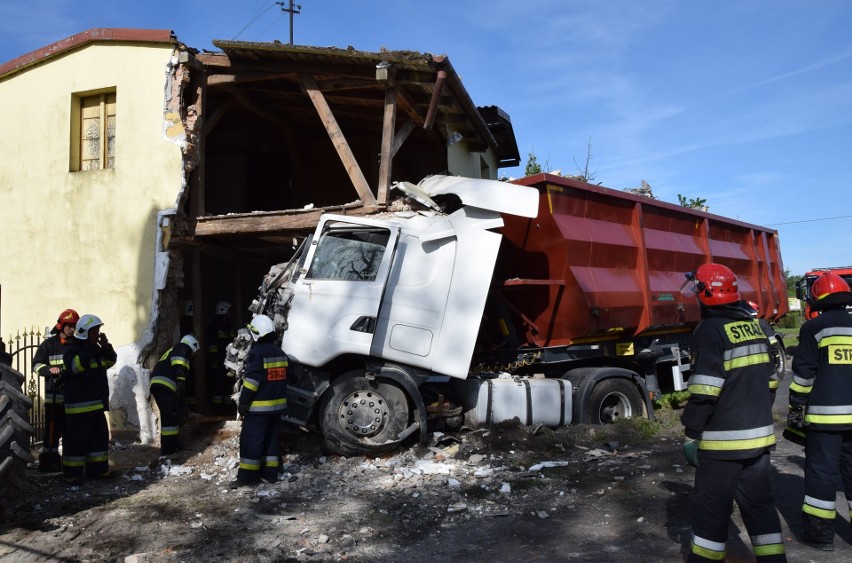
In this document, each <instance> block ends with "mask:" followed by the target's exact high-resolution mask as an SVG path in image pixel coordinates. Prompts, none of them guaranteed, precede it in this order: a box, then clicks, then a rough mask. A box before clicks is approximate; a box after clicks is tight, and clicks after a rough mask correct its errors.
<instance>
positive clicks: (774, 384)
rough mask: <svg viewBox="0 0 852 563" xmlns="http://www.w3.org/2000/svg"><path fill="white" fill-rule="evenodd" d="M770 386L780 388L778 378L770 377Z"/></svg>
mask: <svg viewBox="0 0 852 563" xmlns="http://www.w3.org/2000/svg"><path fill="white" fill-rule="evenodd" d="M769 388H770V389H778V380H777V379H770V380H769Z"/></svg>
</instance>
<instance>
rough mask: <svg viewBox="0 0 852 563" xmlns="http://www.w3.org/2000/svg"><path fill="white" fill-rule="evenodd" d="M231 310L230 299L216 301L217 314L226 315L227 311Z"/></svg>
mask: <svg viewBox="0 0 852 563" xmlns="http://www.w3.org/2000/svg"><path fill="white" fill-rule="evenodd" d="M230 310H231V302H230V301H219V302H218V303H216V314H217V315H227V314H228V311H230Z"/></svg>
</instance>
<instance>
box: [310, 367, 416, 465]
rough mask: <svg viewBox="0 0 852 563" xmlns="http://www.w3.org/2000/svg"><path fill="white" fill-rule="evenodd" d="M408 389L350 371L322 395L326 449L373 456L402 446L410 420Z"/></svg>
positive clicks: (322, 421)
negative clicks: (401, 438) (402, 434)
mask: <svg viewBox="0 0 852 563" xmlns="http://www.w3.org/2000/svg"><path fill="white" fill-rule="evenodd" d="M409 412H410V409H409V407H408V399H407V397H406V395H405V392H404V391H403V390H402V389H400V388H399V387H397V386H396V385H394V384H393V383H389V382H387V381H383V380H377V379H372V380H371V379H367V378H366V377H365V376H364V372H363V371H356V372H350V373H348V374H346V375H344V376H342V377H340V378H338V379H337V380H335V381H334V382H333V383H332V384H331V387H330V388H329V389H328V390H327V391H326V392H325V394H324V395H323V399H322V403H321V404H320V427H321V429H322V433H323V437H324V445H325V447H326V448H327V449H329V450H331V451H333V452H336V453H338V454H340V455H344V456H354V455H372V454H378V453H382V452H386V451H389V450H392V449H394V448H396V447H397V446H399V444H400V440H399V438H398V436H399V433H400V432H402V431H403V430H405V428H406V427H407V426H408V423H409Z"/></svg>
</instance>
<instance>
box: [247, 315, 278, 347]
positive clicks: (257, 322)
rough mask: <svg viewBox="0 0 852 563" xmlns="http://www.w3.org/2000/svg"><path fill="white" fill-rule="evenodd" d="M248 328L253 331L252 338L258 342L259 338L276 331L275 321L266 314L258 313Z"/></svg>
mask: <svg viewBox="0 0 852 563" xmlns="http://www.w3.org/2000/svg"><path fill="white" fill-rule="evenodd" d="M248 329H249V332H250V333H251V338H252V340H254V341H255V342H257V340H258V339H259V338H261V337H263V336H266V335H267V334H269V333H271V332H275V323H274V322H272V319H270V318H269V317H267V316H266V315H257V316H256V317H255V318H253V319H252V320H251V322H250V323H249V324H248Z"/></svg>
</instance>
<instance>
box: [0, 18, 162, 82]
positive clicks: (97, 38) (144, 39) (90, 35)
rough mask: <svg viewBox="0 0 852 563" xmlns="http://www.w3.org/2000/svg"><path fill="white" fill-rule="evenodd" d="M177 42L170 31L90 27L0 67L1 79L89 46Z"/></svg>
mask: <svg viewBox="0 0 852 563" xmlns="http://www.w3.org/2000/svg"><path fill="white" fill-rule="evenodd" d="M104 42H116V43H176V42H177V39H176V37H175V34H174V32H173V31H171V30H169V29H124V28H110V27H108V28H92V29H88V30H86V31H83V32H81V33H77V34H75V35H72V36H71V37H66V38H65V39H61V40H59V41H57V42H55V43H51V44H50V45H47V46H45V47H42V48H41V49H36V50H35V51H32V52H30V53H27V54H25V55H21V56H20V57H18V58H16V59H12V60H11V61H8V62H6V63H3V64H0V79H2V78H6V77H8V76H9V75H11V74H15V73H17V72H20V71H22V70H24V69H26V68H29V67H31V66H34V65H36V64H39V63H42V62H44V61H47V60H49V59H52V58H54V57H57V56H60V55H63V54H65V53H67V52H69V51H72V50H74V49H78V48H80V47H83V46H85V45H90V44H92V43H104Z"/></svg>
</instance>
